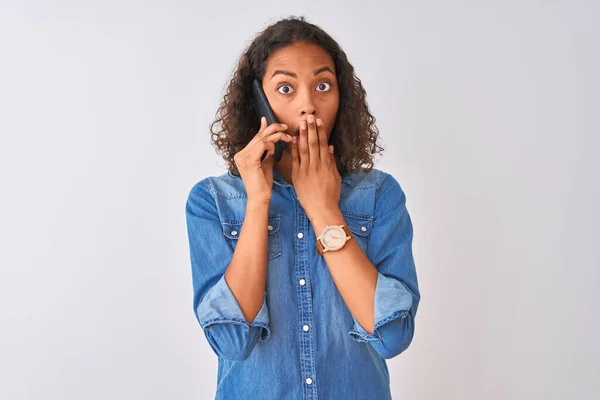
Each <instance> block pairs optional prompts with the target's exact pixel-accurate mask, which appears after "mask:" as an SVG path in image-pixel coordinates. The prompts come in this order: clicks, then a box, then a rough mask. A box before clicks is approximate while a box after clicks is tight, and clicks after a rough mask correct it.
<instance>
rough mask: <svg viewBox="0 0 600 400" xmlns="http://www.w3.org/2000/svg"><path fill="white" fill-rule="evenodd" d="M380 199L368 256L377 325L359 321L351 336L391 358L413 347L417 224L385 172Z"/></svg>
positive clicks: (398, 185) (394, 184)
mask: <svg viewBox="0 0 600 400" xmlns="http://www.w3.org/2000/svg"><path fill="white" fill-rule="evenodd" d="M378 192H379V194H378V195H377V197H376V205H375V216H374V221H373V222H374V223H373V229H372V230H371V239H370V240H369V244H368V246H367V254H366V255H367V257H368V258H369V260H370V261H371V262H372V263H373V265H375V267H376V268H377V286H376V289H375V299H374V300H375V306H374V316H375V318H374V319H375V326H374V329H373V332H372V333H371V334H369V333H368V332H367V331H366V330H365V329H363V327H362V326H361V325H360V324H359V323H358V321H357V320H356V319H355V318H354V316H353V317H352V318H353V320H354V327H353V328H352V329H351V330H350V332H348V335H350V337H351V338H352V339H354V340H356V341H357V342H365V343H367V344H369V345H371V346H372V347H373V349H374V350H375V351H376V352H377V354H379V356H381V357H382V358H386V359H389V358H392V357H395V356H397V355H398V354H400V353H402V352H403V351H404V350H406V349H407V348H408V346H409V345H410V343H411V341H412V338H413V335H414V330H415V316H416V314H417V308H418V306H419V301H420V299H421V294H420V292H419V287H418V281H417V274H416V269H415V262H414V258H413V252H412V238H413V227H412V221H411V218H410V215H409V213H408V210H407V209H406V196H405V194H404V192H403V190H402V188H401V187H400V184H399V183H398V181H397V180H396V179H395V178H394V177H393V176H392V175H389V174H388V175H387V176H386V177H385V178H384V180H383V182H382V184H381V185H380V187H379V188H378Z"/></svg>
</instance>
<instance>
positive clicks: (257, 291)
mask: <svg viewBox="0 0 600 400" xmlns="http://www.w3.org/2000/svg"><path fill="white" fill-rule="evenodd" d="M269 206H270V204H269V203H268V202H264V201H252V200H248V202H247V203H246V215H245V217H244V222H243V224H242V228H241V230H240V232H239V237H238V239H237V245H236V248H235V251H234V252H233V257H232V259H231V261H230V263H229V266H228V267H227V270H226V271H225V281H226V282H227V285H229V288H230V289H231V291H232V292H233V295H234V297H235V299H236V300H237V302H238V304H239V306H240V308H241V310H242V313H243V314H244V317H245V318H246V321H248V322H249V323H252V322H253V321H254V318H255V317H256V315H257V314H258V312H259V311H260V308H261V307H262V303H263V301H264V295H265V282H266V277H267V243H268V242H267V237H268V236H267V235H268V229H267V227H268V221H269Z"/></svg>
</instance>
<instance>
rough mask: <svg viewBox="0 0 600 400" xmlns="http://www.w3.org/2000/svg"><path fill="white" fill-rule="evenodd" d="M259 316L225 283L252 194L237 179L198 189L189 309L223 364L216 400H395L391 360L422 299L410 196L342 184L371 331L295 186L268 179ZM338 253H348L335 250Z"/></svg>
mask: <svg viewBox="0 0 600 400" xmlns="http://www.w3.org/2000/svg"><path fill="white" fill-rule="evenodd" d="M273 175H274V176H273V180H274V182H273V192H272V196H271V202H270V207H269V212H268V227H265V229H268V233H267V235H268V236H267V237H268V240H267V241H268V245H267V248H268V250H267V277H266V282H265V288H266V290H265V296H264V301H263V304H262V307H261V309H260V311H259V312H258V314H257V316H256V318H255V319H254V321H252V322H248V321H246V319H245V317H244V315H243V313H242V311H241V308H240V306H239V304H238V303H237V301H236V299H235V297H234V296H233V293H232V291H231V290H230V288H229V286H228V285H227V282H226V281H225V278H224V273H225V270H226V269H227V266H228V265H229V262H230V261H231V258H232V256H233V252H234V250H235V248H236V244H237V240H238V237H239V233H240V231H241V228H242V223H243V221H244V214H245V210H246V203H247V200H248V198H247V195H246V190H245V187H244V183H243V181H242V179H241V178H239V177H236V176H234V175H232V174H231V173H230V172H227V173H224V174H223V175H220V176H217V177H214V176H211V177H207V178H205V179H203V180H201V181H200V182H198V183H196V184H195V185H194V186H193V187H192V189H191V191H190V192H189V196H188V199H187V202H186V209H185V212H186V223H187V230H188V237H189V246H190V259H191V267H192V268H191V269H192V283H193V285H192V286H193V309H194V313H195V315H196V319H197V321H198V323H199V324H200V326H201V327H202V330H203V332H204V335H205V337H206V339H207V341H208V343H209V344H210V347H211V348H212V350H213V351H214V353H215V354H216V355H217V356H218V377H217V390H216V395H215V398H216V399H246V398H253V399H254V398H255V399H261V400H271V399H272V400H282V399H290V400H296V399H298V400H300V399H344V400H352V399H361V400H362V399H378V400H382V399H390V398H391V393H390V377H389V372H388V368H387V365H386V361H385V360H386V359H390V358H392V357H395V356H397V355H398V354H400V353H402V352H403V351H404V350H406V349H407V348H408V346H409V345H410V343H411V341H412V338H413V335H414V330H415V316H416V313H417V307H418V305H419V300H420V293H419V288H418V282H417V275H416V270H415V263H414V259H413V253H412V238H413V229H412V222H411V218H410V216H409V213H408V211H407V209H406V196H405V194H404V192H403V190H402V188H401V187H400V184H399V183H398V181H397V180H396V179H395V178H394V177H393V176H392V175H390V174H388V173H386V172H383V171H381V170H378V169H375V168H373V169H372V170H371V171H370V172H364V171H360V172H357V173H348V172H344V173H342V174H341V176H342V183H341V195H340V201H339V203H338V206H339V208H340V210H341V212H342V214H343V217H344V220H345V222H346V225H347V226H348V227H349V229H350V230H351V231H352V233H353V236H354V237H353V239H351V240H356V242H357V243H358V245H359V246H360V248H361V249H362V250H363V252H364V253H365V254H366V256H367V257H368V259H369V260H370V261H371V263H372V264H373V265H374V266H375V267H376V269H377V271H378V274H377V276H378V277H377V286H376V291H375V298H374V301H375V306H374V315H375V327H374V330H373V332H372V333H371V334H369V333H368V332H367V331H365V330H364V329H363V327H362V326H361V325H360V324H359V323H358V322H357V320H356V319H355V318H354V316H353V315H352V314H351V313H350V311H349V309H348V308H347V306H346V304H345V302H344V300H343V298H342V297H341V295H340V293H339V291H338V289H337V287H336V285H335V283H334V281H333V279H332V277H331V274H330V272H329V270H328V266H327V263H326V262H325V259H324V257H323V256H320V255H318V254H316V243H315V241H316V236H318V235H320V233H321V232H317V235H315V232H314V231H313V229H312V224H311V223H310V221H309V220H308V218H307V216H306V213H305V211H304V209H303V208H302V206H301V204H300V202H299V201H298V198H297V196H296V192H295V189H294V186H293V185H291V184H289V183H287V182H286V181H285V180H284V179H283V178H282V177H281V176H280V175H279V174H278V173H277V171H275V170H273ZM340 251H343V249H342V250H340Z"/></svg>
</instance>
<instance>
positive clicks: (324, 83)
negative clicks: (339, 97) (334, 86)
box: [317, 82, 331, 92]
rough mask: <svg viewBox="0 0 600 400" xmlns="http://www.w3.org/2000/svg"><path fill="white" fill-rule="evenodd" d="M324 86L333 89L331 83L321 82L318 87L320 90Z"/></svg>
mask: <svg viewBox="0 0 600 400" xmlns="http://www.w3.org/2000/svg"><path fill="white" fill-rule="evenodd" d="M323 85H329V86H330V87H331V84H330V83H329V82H321V83H319V84H318V85H317V87H318V88H320V87H322V86H323ZM326 91H327V90H323V92H326Z"/></svg>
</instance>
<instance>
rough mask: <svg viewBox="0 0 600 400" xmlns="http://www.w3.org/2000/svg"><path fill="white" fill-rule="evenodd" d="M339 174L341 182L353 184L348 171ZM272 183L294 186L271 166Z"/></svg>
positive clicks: (230, 174) (229, 173) (228, 173)
mask: <svg viewBox="0 0 600 400" xmlns="http://www.w3.org/2000/svg"><path fill="white" fill-rule="evenodd" d="M227 175H229V176H230V177H232V178H238V179H241V178H240V177H237V176H235V175H233V174H232V173H231V172H229V170H228V171H227ZM340 175H341V177H342V182H343V183H345V184H346V185H349V186H353V185H352V176H351V174H350V172H348V171H346V172H342V173H341V174H340ZM273 183H275V184H277V185H279V186H281V187H294V185H292V184H291V183H288V182H286V180H285V179H283V177H282V176H281V175H279V173H278V172H277V170H275V169H274V168H273Z"/></svg>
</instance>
